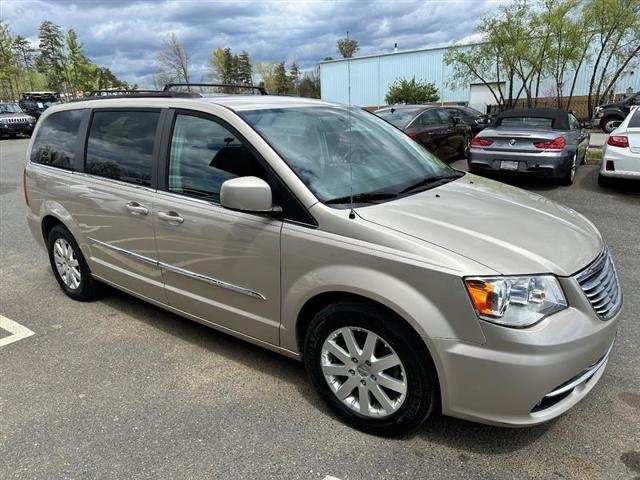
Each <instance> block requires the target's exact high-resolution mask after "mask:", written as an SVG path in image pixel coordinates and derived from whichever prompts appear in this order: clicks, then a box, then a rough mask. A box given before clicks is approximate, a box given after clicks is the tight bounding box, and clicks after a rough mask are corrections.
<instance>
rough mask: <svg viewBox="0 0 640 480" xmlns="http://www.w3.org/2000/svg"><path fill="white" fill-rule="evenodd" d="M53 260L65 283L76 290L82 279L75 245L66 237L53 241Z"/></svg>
mask: <svg viewBox="0 0 640 480" xmlns="http://www.w3.org/2000/svg"><path fill="white" fill-rule="evenodd" d="M53 260H54V262H55V264H56V269H57V270H58V275H60V278H61V279H62V281H63V282H64V284H65V285H66V286H67V287H69V288H70V289H71V290H76V289H77V288H78V287H79V286H80V280H81V279H82V276H81V274H80V263H79V262H78V258H77V257H76V252H74V250H73V247H72V246H71V244H70V243H69V242H67V241H66V240H65V239H64V238H58V239H57V240H56V241H55V242H54V243H53Z"/></svg>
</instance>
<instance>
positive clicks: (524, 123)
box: [497, 117, 553, 128]
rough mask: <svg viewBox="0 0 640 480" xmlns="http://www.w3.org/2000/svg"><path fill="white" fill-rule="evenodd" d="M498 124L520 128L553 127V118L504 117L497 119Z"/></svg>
mask: <svg viewBox="0 0 640 480" xmlns="http://www.w3.org/2000/svg"><path fill="white" fill-rule="evenodd" d="M497 124H498V126H502V127H520V128H552V127H553V118H542V117H504V118H499V119H498V121H497Z"/></svg>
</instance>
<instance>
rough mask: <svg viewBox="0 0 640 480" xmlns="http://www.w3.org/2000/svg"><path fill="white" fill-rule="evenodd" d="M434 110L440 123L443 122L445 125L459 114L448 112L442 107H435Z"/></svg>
mask: <svg viewBox="0 0 640 480" xmlns="http://www.w3.org/2000/svg"><path fill="white" fill-rule="evenodd" d="M435 111H436V113H437V114H438V116H439V117H440V123H443V124H445V125H446V124H448V123H453V117H454V116H458V117H459V116H460V115H455V114H450V113H449V112H447V111H446V110H444V109H442V108H436V109H435Z"/></svg>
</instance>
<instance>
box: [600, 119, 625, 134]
mask: <svg viewBox="0 0 640 480" xmlns="http://www.w3.org/2000/svg"><path fill="white" fill-rule="evenodd" d="M621 121H622V119H621V118H615V117H606V118H604V119H603V120H602V131H603V132H605V133H611V132H613V131H614V130H615V129H616V123H620V122H621Z"/></svg>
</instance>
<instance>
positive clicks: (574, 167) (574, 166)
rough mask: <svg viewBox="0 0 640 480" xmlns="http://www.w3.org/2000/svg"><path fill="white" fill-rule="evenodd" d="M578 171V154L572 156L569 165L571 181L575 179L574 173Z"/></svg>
mask: <svg viewBox="0 0 640 480" xmlns="http://www.w3.org/2000/svg"><path fill="white" fill-rule="evenodd" d="M577 170H578V154H577V153H576V154H575V155H574V156H573V162H572V163H571V181H572V182H573V180H574V179H575V178H576V171H577Z"/></svg>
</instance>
